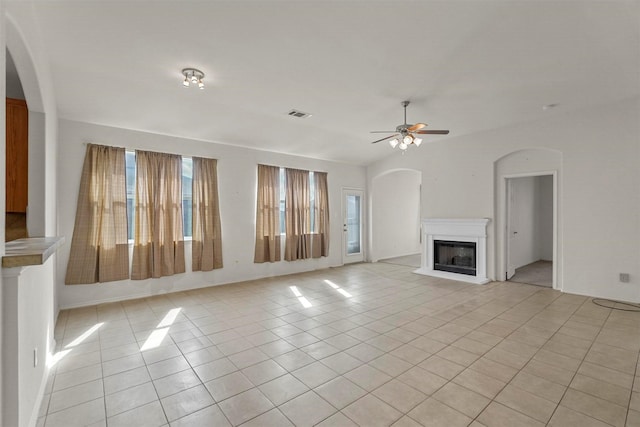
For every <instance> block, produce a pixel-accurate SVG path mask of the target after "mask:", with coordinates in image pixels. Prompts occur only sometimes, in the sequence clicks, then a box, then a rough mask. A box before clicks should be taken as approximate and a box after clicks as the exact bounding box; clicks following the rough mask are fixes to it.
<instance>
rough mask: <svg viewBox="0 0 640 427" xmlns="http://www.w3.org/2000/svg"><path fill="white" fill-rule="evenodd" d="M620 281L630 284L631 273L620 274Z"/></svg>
mask: <svg viewBox="0 0 640 427" xmlns="http://www.w3.org/2000/svg"><path fill="white" fill-rule="evenodd" d="M620 281H621V282H622V283H629V273H620Z"/></svg>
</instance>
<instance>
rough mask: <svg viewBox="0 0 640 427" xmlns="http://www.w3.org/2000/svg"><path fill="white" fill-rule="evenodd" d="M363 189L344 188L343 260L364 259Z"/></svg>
mask: <svg viewBox="0 0 640 427" xmlns="http://www.w3.org/2000/svg"><path fill="white" fill-rule="evenodd" d="M363 195H364V192H363V191H362V190H350V189H343V190H342V247H343V249H342V262H343V263H344V264H348V263H351V262H362V261H364V244H363V242H362V214H363V212H362V207H363Z"/></svg>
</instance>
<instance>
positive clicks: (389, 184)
mask: <svg viewBox="0 0 640 427" xmlns="http://www.w3.org/2000/svg"><path fill="white" fill-rule="evenodd" d="M421 185H422V172H421V171H418V170H414V169H392V170H389V171H385V172H384V173H382V174H380V175H377V176H375V177H374V178H373V179H372V180H371V190H370V213H371V214H370V218H371V221H370V224H371V233H370V236H371V251H370V258H371V261H373V262H376V261H378V260H380V259H386V258H394V257H400V256H405V255H413V254H417V253H420V215H421V211H420V209H421V194H420V193H421Z"/></svg>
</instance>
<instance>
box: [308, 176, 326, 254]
mask: <svg viewBox="0 0 640 427" xmlns="http://www.w3.org/2000/svg"><path fill="white" fill-rule="evenodd" d="M313 180H314V184H315V185H314V190H315V204H314V206H313V209H314V212H313V214H314V218H315V221H314V226H313V233H314V234H313V251H312V255H313V257H314V258H320V257H321V256H329V229H330V228H329V189H328V186H327V173H326V172H314V173H313Z"/></svg>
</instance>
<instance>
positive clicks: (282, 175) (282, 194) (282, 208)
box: [280, 168, 315, 234]
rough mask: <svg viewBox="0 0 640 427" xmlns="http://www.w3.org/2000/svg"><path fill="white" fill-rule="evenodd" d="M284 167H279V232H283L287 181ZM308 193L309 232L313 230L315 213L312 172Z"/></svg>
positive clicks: (311, 173)
mask: <svg viewBox="0 0 640 427" xmlns="http://www.w3.org/2000/svg"><path fill="white" fill-rule="evenodd" d="M284 170H285V168H280V234H285V228H284V211H285V207H286V203H285V199H286V196H285V194H286V192H287V191H286V190H287V182H286V177H285V173H284ZM309 187H310V188H309V194H310V199H311V205H310V206H311V232H312V233H313V230H315V228H314V226H315V213H314V209H313V206H315V182H314V180H313V172H309Z"/></svg>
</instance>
